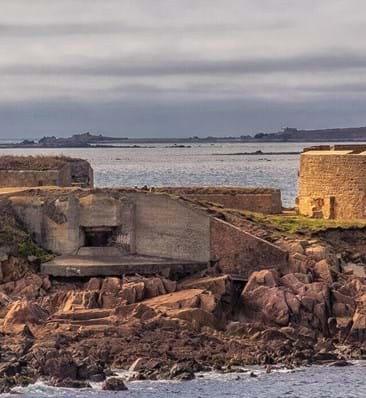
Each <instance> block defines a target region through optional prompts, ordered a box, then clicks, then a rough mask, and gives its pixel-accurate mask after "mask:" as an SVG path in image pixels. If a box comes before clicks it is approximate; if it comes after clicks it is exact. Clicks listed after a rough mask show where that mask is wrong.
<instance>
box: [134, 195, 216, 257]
mask: <svg viewBox="0 0 366 398" xmlns="http://www.w3.org/2000/svg"><path fill="white" fill-rule="evenodd" d="M209 225H210V218H209V217H208V215H207V214H205V213H204V212H201V211H199V210H196V209H194V208H191V207H189V206H187V205H185V204H182V203H181V202H180V201H179V200H174V199H171V198H170V197H169V196H167V195H163V194H138V195H136V252H137V253H139V254H145V255H151V256H161V257H170V258H175V259H180V260H192V261H209V259H210V233H209V231H210V228H209Z"/></svg>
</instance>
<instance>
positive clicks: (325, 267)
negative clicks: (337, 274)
mask: <svg viewBox="0 0 366 398" xmlns="http://www.w3.org/2000/svg"><path fill="white" fill-rule="evenodd" d="M314 274H315V276H316V278H317V279H318V280H320V281H322V282H325V283H327V284H329V285H330V284H332V283H333V276H332V265H331V263H330V262H329V261H328V260H320V261H318V262H317V263H316V264H315V265H314Z"/></svg>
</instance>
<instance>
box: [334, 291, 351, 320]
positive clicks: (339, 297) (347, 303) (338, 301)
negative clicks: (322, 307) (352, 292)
mask: <svg viewBox="0 0 366 398" xmlns="http://www.w3.org/2000/svg"><path fill="white" fill-rule="evenodd" d="M331 298H332V300H331V302H332V314H333V316H335V317H336V318H346V317H352V316H353V314H354V312H355V308H356V302H355V300H354V298H353V297H350V296H346V295H345V294H342V293H340V292H339V291H337V290H332V291H331Z"/></svg>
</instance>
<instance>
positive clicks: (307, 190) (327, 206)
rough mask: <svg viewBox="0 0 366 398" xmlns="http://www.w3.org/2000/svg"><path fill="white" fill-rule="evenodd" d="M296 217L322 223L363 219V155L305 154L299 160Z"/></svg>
mask: <svg viewBox="0 0 366 398" xmlns="http://www.w3.org/2000/svg"><path fill="white" fill-rule="evenodd" d="M297 201H298V209H299V212H300V214H303V215H306V216H310V217H315V218H326V219H362V218H366V152H359V151H355V152H354V151H353V150H352V149H346V148H345V149H336V150H327V149H323V150H309V151H306V152H304V153H303V154H302V155H301V158H300V172H299V190H298V199H297Z"/></svg>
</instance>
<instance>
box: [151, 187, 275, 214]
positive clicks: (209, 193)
mask: <svg viewBox="0 0 366 398" xmlns="http://www.w3.org/2000/svg"><path fill="white" fill-rule="evenodd" d="M156 189H157V190H158V191H160V192H164V191H165V192H168V193H173V194H176V195H180V196H183V197H186V198H188V199H195V200H199V201H204V202H211V203H217V204H220V205H222V206H224V207H226V208H229V209H238V210H247V211H254V212H258V213H265V214H277V213H281V211H282V200H281V191H280V190H279V189H273V188H255V187H253V188H251V187H194V186H192V187H159V188H156Z"/></svg>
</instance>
